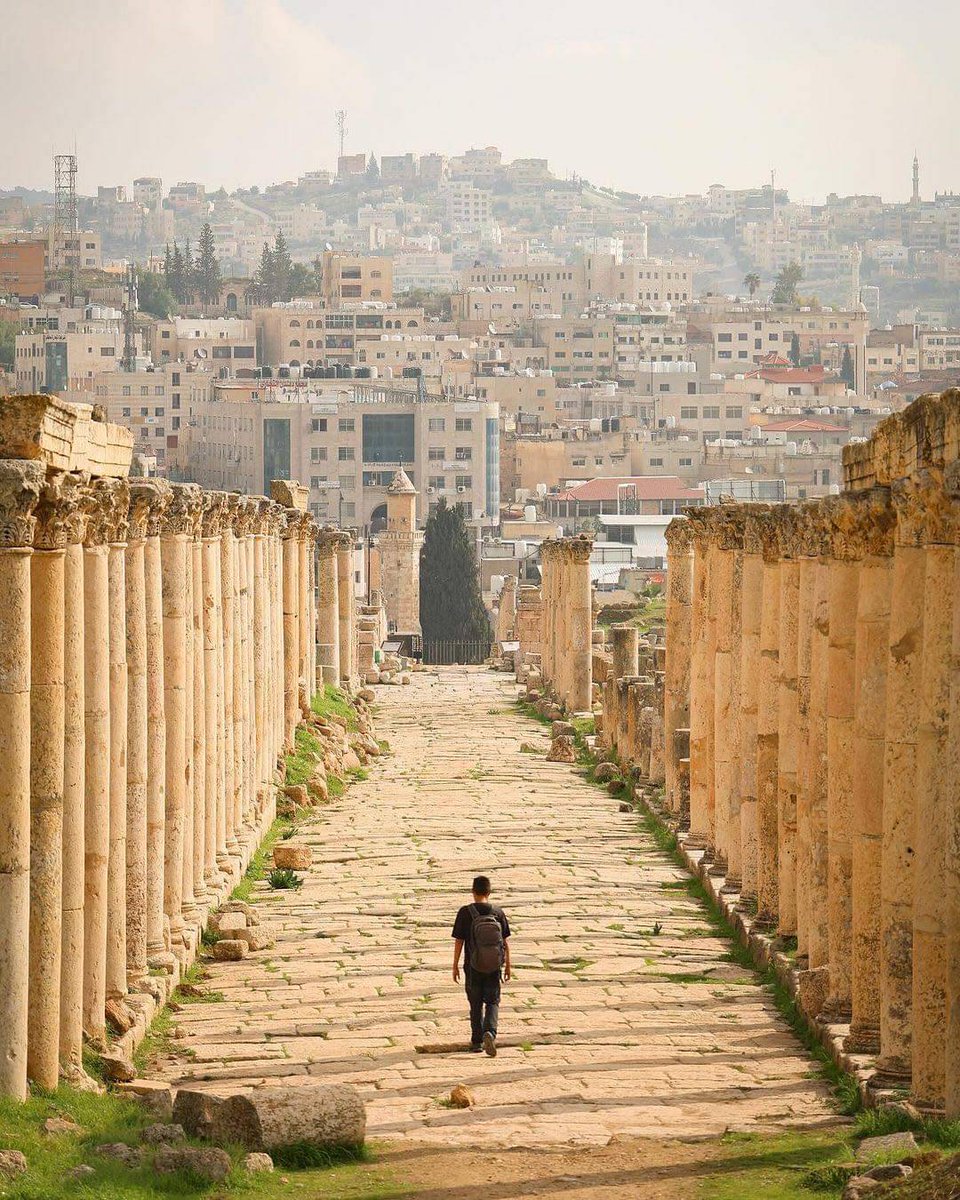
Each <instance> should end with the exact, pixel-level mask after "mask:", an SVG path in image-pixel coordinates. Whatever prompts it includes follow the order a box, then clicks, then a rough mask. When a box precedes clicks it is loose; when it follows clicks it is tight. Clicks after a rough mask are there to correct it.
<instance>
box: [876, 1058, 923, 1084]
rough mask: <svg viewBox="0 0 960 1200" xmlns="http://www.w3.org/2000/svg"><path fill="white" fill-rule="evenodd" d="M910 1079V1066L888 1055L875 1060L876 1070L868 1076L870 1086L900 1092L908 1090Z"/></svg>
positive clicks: (911, 1075)
mask: <svg viewBox="0 0 960 1200" xmlns="http://www.w3.org/2000/svg"><path fill="white" fill-rule="evenodd" d="M912 1078H913V1070H912V1067H911V1064H910V1063H908V1062H905V1061H904V1060H903V1059H902V1058H899V1057H898V1056H897V1055H890V1056H888V1057H887V1058H881V1059H878V1060H877V1066H876V1070H875V1071H874V1072H873V1074H872V1075H871V1076H870V1084H871V1086H872V1087H875V1088H882V1089H888V1088H896V1089H897V1090H900V1089H906V1088H909V1087H910V1081H911V1079H912Z"/></svg>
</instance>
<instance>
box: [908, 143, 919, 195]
mask: <svg viewBox="0 0 960 1200" xmlns="http://www.w3.org/2000/svg"><path fill="white" fill-rule="evenodd" d="M910 203H911V204H919V203H920V160H919V158H917V152H916V151H914V152H913V196H912V197H911V198H910Z"/></svg>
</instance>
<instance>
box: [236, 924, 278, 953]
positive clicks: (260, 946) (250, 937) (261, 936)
mask: <svg viewBox="0 0 960 1200" xmlns="http://www.w3.org/2000/svg"><path fill="white" fill-rule="evenodd" d="M237 940H238V941H240V942H246V944H247V949H248V950H269V949H270V947H271V946H272V945H273V944H274V940H273V934H272V932H271V930H270V927H269V926H268V925H259V926H258V927H257V928H256V929H238V930H237Z"/></svg>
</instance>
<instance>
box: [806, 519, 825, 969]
mask: <svg viewBox="0 0 960 1200" xmlns="http://www.w3.org/2000/svg"><path fill="white" fill-rule="evenodd" d="M811 519H812V521H814V522H815V532H814V533H813V534H812V535H811V536H812V537H813V538H814V539H815V540H817V541H820V542H821V544H822V542H823V538H824V535H825V532H826V526H825V524H824V522H823V520H822V518H820V517H813V518H811ZM812 622H813V633H812V638H811V645H810V705H809V716H808V723H807V756H808V759H809V763H808V768H807V770H808V779H807V782H808V789H809V797H810V799H809V821H808V828H809V838H808V845H809V849H810V858H809V863H808V865H807V868H806V877H807V896H808V897H809V902H808V908H807V915H808V918H809V924H808V927H807V963H808V966H809V969H810V970H818V969H820V968H821V967H826V965H827V962H828V957H829V943H830V931H829V914H830V906H829V899H828V879H829V873H828V839H829V830H828V827H827V711H828V700H829V673H828V672H829V648H830V642H829V639H830V560H829V558H828V557H827V556H826V554H823V555H821V556H820V557H818V559H817V561H816V564H815V566H814V581H813V612H812Z"/></svg>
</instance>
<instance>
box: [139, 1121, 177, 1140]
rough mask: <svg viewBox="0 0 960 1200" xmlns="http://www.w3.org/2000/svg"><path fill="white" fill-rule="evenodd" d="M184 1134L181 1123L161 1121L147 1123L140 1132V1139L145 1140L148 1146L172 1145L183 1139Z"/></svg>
mask: <svg viewBox="0 0 960 1200" xmlns="http://www.w3.org/2000/svg"><path fill="white" fill-rule="evenodd" d="M186 1136H187V1135H186V1134H185V1133H184V1130H183V1126H182V1125H177V1124H175V1123H174V1122H167V1121H163V1122H157V1123H156V1124H154V1125H147V1126H146V1128H145V1129H144V1130H143V1131H142V1132H141V1134H140V1141H141V1142H146V1144H147V1145H148V1146H172V1145H174V1144H175V1143H176V1142H182V1141H185V1139H186Z"/></svg>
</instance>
